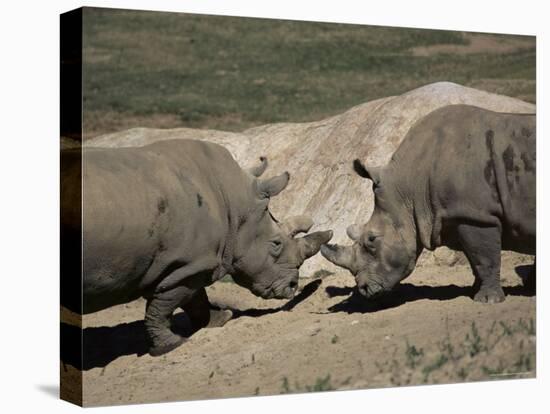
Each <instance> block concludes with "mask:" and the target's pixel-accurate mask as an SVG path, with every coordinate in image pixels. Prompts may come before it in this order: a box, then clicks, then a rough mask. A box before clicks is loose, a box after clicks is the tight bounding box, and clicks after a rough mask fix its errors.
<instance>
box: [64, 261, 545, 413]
mask: <svg viewBox="0 0 550 414" xmlns="http://www.w3.org/2000/svg"><path fill="white" fill-rule="evenodd" d="M531 263H532V258H531V257H527V256H520V255H516V254H505V255H504V258H503V267H502V282H503V286H504V287H505V292H506V294H507V298H506V301H505V302H503V303H501V304H496V305H486V304H480V303H475V302H473V301H472V300H471V299H470V297H469V295H470V293H471V292H470V289H469V286H470V285H471V283H472V279H473V277H472V275H471V273H470V269H469V267H467V266H463V265H459V266H454V267H437V266H433V265H432V266H425V267H419V268H417V269H416V270H415V272H414V273H413V274H412V275H411V276H410V277H409V278H408V279H406V280H405V281H404V282H403V283H402V284H401V285H400V286H399V287H398V288H397V289H396V290H395V291H394V292H393V294H392V295H391V296H388V297H387V298H386V299H385V300H384V301H382V302H380V303H376V304H372V303H371V304H369V303H366V302H365V301H363V300H360V299H359V298H356V297H355V295H353V294H352V286H353V285H354V280H353V278H352V276H351V275H350V274H349V273H340V274H332V275H327V276H325V277H323V278H322V279H316V280H313V279H303V280H302V286H303V288H302V291H301V293H300V294H299V295H298V296H297V297H296V298H295V299H293V300H292V301H290V302H286V301H278V300H268V301H265V300H262V299H259V298H256V297H254V296H253V295H252V294H250V293H249V292H247V291H245V290H244V289H242V288H239V287H238V286H236V285H235V284H233V283H222V282H219V283H217V284H215V285H213V286H211V287H209V288H208V294H209V297H210V299H211V302H212V303H213V304H216V305H218V306H220V307H224V308H231V309H233V310H234V313H235V315H234V318H233V320H231V321H229V322H228V323H227V324H226V325H225V326H224V327H222V328H210V329H203V330H200V331H198V332H196V333H194V334H193V335H191V336H190V338H189V340H188V341H187V342H186V343H185V344H184V345H182V346H181V347H180V348H178V349H177V350H175V351H173V352H171V353H169V354H167V355H164V356H162V357H157V358H153V357H150V356H149V355H148V354H146V353H145V352H146V343H145V337H144V331H143V324H142V317H143V312H144V303H143V301H136V302H133V303H130V304H126V305H122V306H118V307H114V308H111V309H107V310H105V311H102V312H98V313H95V314H92V315H88V316H85V317H84V318H83V326H84V328H85V329H84V342H85V343H84V348H85V352H86V359H85V361H84V366H83V368H84V370H83V389H84V398H83V402H84V405H107V404H127V403H143V402H155V401H170V400H188V399H205V398H221V397H235V396H251V395H267V394H279V393H286V392H307V391H322V390H335V389H356V388H372V387H386V386H392V385H407V384H422V383H445V382H460V381H476V380H488V379H502V378H518V377H521V378H525V377H534V376H535V365H536V360H535V328H534V321H535V302H536V301H535V299H536V297H535V296H534V295H533V294H532V293H530V292H527V291H526V290H525V289H524V288H523V287H522V285H521V277H520V275H521V274H525V272H526V271H527V270H528V269H529V267H530V266H529V265H530V264H531ZM174 329H175V330H178V329H179V330H180V331H182V332H185V331H186V330H188V325H187V320H186V318H185V316H184V315H183V314H182V313H179V314H176V315H175V317H174ZM62 372H63V373H64V374H65V375H68V376H73V377H74V376H78V374H79V372H78V371H77V370H76V369H75V368H74V367H73V366H72V365H70V362H69V363H67V361H65V363H64V364H62Z"/></svg>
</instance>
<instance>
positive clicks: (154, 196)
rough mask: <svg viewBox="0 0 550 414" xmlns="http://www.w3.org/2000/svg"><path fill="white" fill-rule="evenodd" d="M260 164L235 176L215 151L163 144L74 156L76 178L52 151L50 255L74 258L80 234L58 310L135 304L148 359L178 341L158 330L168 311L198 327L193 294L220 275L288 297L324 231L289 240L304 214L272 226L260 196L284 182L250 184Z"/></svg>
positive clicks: (305, 222)
mask: <svg viewBox="0 0 550 414" xmlns="http://www.w3.org/2000/svg"><path fill="white" fill-rule="evenodd" d="M266 166H267V159H265V158H262V159H261V163H260V164H259V165H258V166H256V167H254V168H251V169H250V170H249V171H245V170H243V169H241V168H240V166H239V165H238V164H237V162H236V161H235V160H234V159H233V157H232V156H231V154H230V153H229V151H227V149H225V148H224V147H222V146H220V145H217V144H214V143H209V142H203V141H196V140H171V141H164V142H157V143H154V144H151V145H148V146H144V147H140V148H117V149H106V148H85V149H84V150H83V152H82V174H81V163H80V156H79V151H78V150H76V151H74V150H73V151H64V152H63V153H62V167H63V168H62V185H61V187H62V195H61V208H62V219H61V221H62V223H61V231H62V237H63V239H62V253H61V254H62V258H63V255H64V254H67V255H69V254H73V255H74V254H78V249H79V248H80V247H79V246H80V237H82V263H81V264H82V302H80V295H79V294H78V293H76V292H75V291H74V289H73V290H72V292H70V291H67V292H66V293H65V294H63V289H62V304H63V305H64V306H66V307H67V308H69V309H72V310H76V311H77V312H79V313H80V311H81V312H82V313H91V312H96V311H99V310H102V309H105V308H108V307H111V306H114V305H118V304H123V303H127V302H130V301H133V300H135V299H138V298H140V297H144V298H145V299H146V303H147V304H146V309H145V328H146V332H147V337H148V340H149V342H150V347H149V353H150V354H151V355H153V356H157V355H162V354H164V353H167V352H169V351H171V350H173V349H175V348H176V347H178V346H179V345H181V344H182V343H183V342H184V340H185V339H184V338H183V337H181V336H179V335H177V334H175V333H174V332H172V331H171V329H170V317H171V315H172V313H173V312H174V310H175V309H177V308H178V307H181V308H182V309H183V310H184V311H185V312H186V313H187V315H188V316H189V318H190V320H191V322H192V324H193V325H194V326H195V327H196V328H200V327H204V326H206V325H207V324H208V322H209V320H210V310H209V302H208V298H207V294H206V291H205V287H206V286H208V285H210V284H212V283H213V282H215V281H217V280H219V279H220V278H222V277H224V276H225V275H231V276H232V278H233V279H234V281H235V282H236V283H237V284H238V285H240V286H243V287H245V288H247V289H249V290H250V291H252V292H253V293H254V294H256V295H258V296H261V297H262V298H266V299H268V298H292V297H293V296H294V293H295V291H296V289H297V287H298V271H299V267H300V266H301V265H302V263H303V262H304V261H305V260H306V259H307V258H309V257H311V256H313V255H314V254H316V253H317V252H318V251H319V248H320V246H321V244H322V243H326V242H328V241H329V240H330V238H331V237H332V232H331V231H330V230H328V231H319V232H314V233H311V234H308V235H306V236H304V237H296V238H295V237H294V236H296V235H298V234H299V233H307V232H308V231H309V229H310V228H311V226H312V225H313V222H312V220H311V218H309V217H307V216H298V217H294V218H290V219H289V220H288V221H287V222H286V223H280V222H278V221H277V220H276V219H275V218H274V217H273V215H272V214H271V213H270V211H269V200H270V197H273V196H275V195H277V194H278V193H279V192H281V191H282V190H283V189H284V188H285V187H286V186H287V184H288V182H289V177H290V176H289V174H288V172H285V173H283V174H281V175H279V176H276V177H273V178H270V179H261V178H258V177H259V176H260V175H261V174H262V172H263V171H264V170H265V168H266ZM81 183H82V219H81V218H80V216H79V211H80V210H79V209H80V205H79V203H78V202H77V200H78V197H75V194H77V193H78V191H79V188H80V185H81ZM75 200H76V201H75ZM80 220H82V221H80ZM81 224H82V234H81V235H80V233H79V227H80V225H81ZM62 262H63V260H62ZM68 262H70V260H69V261H68ZM73 264H74V263H73ZM63 270H64V269H63V266H62V280H61V282H62V286H63V285H64V284H65V285H66V286H73V287H75V286H78V282H79V278H80V274H78V273H79V272H76V274H75V273H74V272H73V273H71V272H69V271H63ZM65 270H67V269H65ZM71 293H72V296H71Z"/></svg>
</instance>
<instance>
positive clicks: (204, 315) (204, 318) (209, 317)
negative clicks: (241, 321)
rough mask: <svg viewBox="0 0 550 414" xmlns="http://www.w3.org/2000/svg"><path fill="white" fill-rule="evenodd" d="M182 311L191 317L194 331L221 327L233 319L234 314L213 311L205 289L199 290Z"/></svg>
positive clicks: (224, 311) (225, 311)
mask: <svg viewBox="0 0 550 414" xmlns="http://www.w3.org/2000/svg"><path fill="white" fill-rule="evenodd" d="M182 309H183V310H184V311H185V313H186V314H187V316H188V317H189V320H190V321H191V324H192V326H193V328H194V329H200V328H206V327H208V328H216V327H220V326H223V325H225V324H226V323H227V322H228V321H229V320H230V319H231V318H232V317H233V312H231V311H230V310H216V309H212V308H211V307H210V302H209V301H208V295H207V294H206V290H205V289H204V288H201V289H199V290H197V291H196V292H195V294H194V295H193V297H192V298H191V300H190V301H188V302H187V303H186V304H184V305H183V306H182Z"/></svg>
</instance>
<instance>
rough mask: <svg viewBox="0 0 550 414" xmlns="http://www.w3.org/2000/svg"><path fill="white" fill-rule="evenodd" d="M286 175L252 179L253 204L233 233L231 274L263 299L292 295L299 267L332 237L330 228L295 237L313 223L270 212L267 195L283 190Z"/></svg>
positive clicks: (286, 178) (286, 182)
mask: <svg viewBox="0 0 550 414" xmlns="http://www.w3.org/2000/svg"><path fill="white" fill-rule="evenodd" d="M264 169H265V168H264ZM262 172H263V171H262ZM253 175H254V176H255V175H256V174H253ZM289 178H290V176H289V174H288V173H283V174H281V175H279V176H277V177H273V178H271V179H266V180H261V179H255V181H254V185H253V188H254V194H255V198H256V201H255V203H254V204H255V205H254V208H253V209H252V211H251V212H250V213H249V214H248V217H246V219H245V220H244V221H243V223H242V225H241V226H240V228H239V230H238V233H237V240H236V247H235V253H234V256H235V260H234V263H233V270H234V272H233V273H232V277H233V279H234V280H235V282H236V283H237V284H239V285H241V286H243V287H246V288H247V289H249V290H250V291H252V293H254V294H255V295H258V296H261V297H262V298H265V299H270V298H278V299H283V298H286V299H290V298H292V297H293V296H294V294H295V292H296V289H297V287H298V270H299V268H300V266H301V265H302V263H304V261H305V260H306V259H307V258H309V257H311V256H313V255H314V254H316V253H317V252H318V251H319V248H320V247H321V245H322V244H323V243H327V242H328V241H329V240H330V239H331V238H332V231H330V230H329V231H318V232H314V233H311V234H308V235H306V236H303V237H295V236H296V235H297V234H299V233H307V231H308V230H309V229H310V228H311V227H312V225H313V221H312V220H311V218H309V217H306V216H298V217H293V218H291V219H289V220H287V221H286V223H280V222H278V221H277V220H276V219H275V218H274V217H273V215H272V214H271V213H270V211H269V200H270V198H271V197H273V196H275V195H277V194H278V193H279V192H281V191H282V190H284V188H285V187H286V186H287V184H288V181H289Z"/></svg>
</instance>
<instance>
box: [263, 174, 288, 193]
mask: <svg viewBox="0 0 550 414" xmlns="http://www.w3.org/2000/svg"><path fill="white" fill-rule="evenodd" d="M289 179H290V174H289V173H288V172H284V173H282V174H281V175H278V176H276V177H271V178H268V179H265V180H258V192H259V195H260V198H270V197H273V196H276V195H277V194H279V193H280V192H281V191H283V190H284V189H285V188H286V186H287V185H288V180H289Z"/></svg>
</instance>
